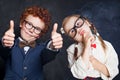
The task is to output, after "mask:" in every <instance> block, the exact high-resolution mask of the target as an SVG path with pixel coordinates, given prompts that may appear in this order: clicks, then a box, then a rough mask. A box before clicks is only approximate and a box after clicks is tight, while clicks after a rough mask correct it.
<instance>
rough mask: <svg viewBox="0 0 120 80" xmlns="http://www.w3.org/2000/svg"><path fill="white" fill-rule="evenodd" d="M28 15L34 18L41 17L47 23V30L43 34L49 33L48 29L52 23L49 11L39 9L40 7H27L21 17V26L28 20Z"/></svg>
mask: <svg viewBox="0 0 120 80" xmlns="http://www.w3.org/2000/svg"><path fill="white" fill-rule="evenodd" d="M28 15H33V16H34V17H39V18H40V19H41V20H42V21H43V22H44V23H45V28H44V30H43V31H44V32H43V33H45V32H47V30H48V27H49V26H50V21H51V16H50V13H49V12H48V10H47V9H45V8H42V7H38V6H31V7H27V8H26V9H25V10H24V11H23V13H22V15H21V17H20V24H23V22H24V20H25V19H26V17H27V16H28ZM40 35H42V34H40Z"/></svg>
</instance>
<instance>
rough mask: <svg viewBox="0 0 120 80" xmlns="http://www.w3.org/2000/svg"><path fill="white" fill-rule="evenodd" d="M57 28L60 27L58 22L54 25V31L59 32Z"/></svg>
mask: <svg viewBox="0 0 120 80" xmlns="http://www.w3.org/2000/svg"><path fill="white" fill-rule="evenodd" d="M57 28H58V24H57V23H55V24H54V26H53V30H52V33H55V32H57Z"/></svg>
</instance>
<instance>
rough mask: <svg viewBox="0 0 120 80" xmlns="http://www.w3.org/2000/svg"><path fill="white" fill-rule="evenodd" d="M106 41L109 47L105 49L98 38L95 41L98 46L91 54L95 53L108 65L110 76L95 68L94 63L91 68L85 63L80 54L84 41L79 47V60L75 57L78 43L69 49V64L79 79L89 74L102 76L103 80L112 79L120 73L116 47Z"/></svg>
mask: <svg viewBox="0 0 120 80" xmlns="http://www.w3.org/2000/svg"><path fill="white" fill-rule="evenodd" d="M104 42H105V44H106V45H107V49H106V50H105V51H104V50H103V48H102V46H101V43H100V41H99V40H98V38H96V40H95V42H94V43H95V44H96V48H92V50H91V55H93V56H94V57H95V58H96V59H97V60H99V61H100V62H101V63H103V64H105V65H106V67H107V69H108V71H109V74H110V77H107V76H105V75H104V74H103V73H101V72H99V71H97V70H95V69H94V68H93V67H92V64H91V66H90V68H89V69H88V68H87V67H86V65H85V63H84V62H83V60H82V58H81V56H80V55H81V51H82V49H83V47H82V43H79V44H78V47H77V48H78V56H79V58H78V59H77V60H74V58H73V57H74V49H75V45H76V44H72V45H71V46H70V47H69V48H68V49H67V52H68V61H69V66H70V69H71V72H72V74H73V76H74V77H76V78H78V79H84V78H85V77H87V76H89V77H101V78H102V79H103V80H112V79H113V78H114V77H115V76H116V75H117V74H118V73H119V70H118V64H119V63H118V55H117V53H116V51H115V49H114V48H113V46H112V45H111V43H109V42H108V41H104Z"/></svg>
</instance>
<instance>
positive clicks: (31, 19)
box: [26, 15, 45, 28]
mask: <svg viewBox="0 0 120 80" xmlns="http://www.w3.org/2000/svg"><path fill="white" fill-rule="evenodd" d="M26 20H27V21H29V22H31V23H32V24H33V25H34V26H37V27H40V28H44V26H45V23H44V22H43V21H42V20H41V19H40V18H39V17H34V16H32V15H28V16H27V17H26Z"/></svg>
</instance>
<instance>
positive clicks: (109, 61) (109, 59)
mask: <svg viewBox="0 0 120 80" xmlns="http://www.w3.org/2000/svg"><path fill="white" fill-rule="evenodd" d="M107 47H108V49H107V53H106V55H107V56H106V62H105V65H106V67H107V69H108V72H109V74H110V77H106V76H105V75H104V74H102V73H101V77H102V78H103V79H104V80H112V79H113V78H114V77H115V76H116V75H117V74H118V73H119V70H118V65H119V62H118V55H117V53H116V51H115V49H114V48H113V46H112V45H111V44H110V43H107Z"/></svg>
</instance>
